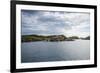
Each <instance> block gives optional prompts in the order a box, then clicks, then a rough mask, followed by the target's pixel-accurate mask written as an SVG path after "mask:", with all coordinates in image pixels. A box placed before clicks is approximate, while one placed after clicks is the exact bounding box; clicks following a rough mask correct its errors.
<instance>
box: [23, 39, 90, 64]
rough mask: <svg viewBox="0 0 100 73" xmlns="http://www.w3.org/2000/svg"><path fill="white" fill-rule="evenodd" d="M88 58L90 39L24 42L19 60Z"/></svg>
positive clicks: (46, 60) (44, 60) (43, 60)
mask: <svg viewBox="0 0 100 73" xmlns="http://www.w3.org/2000/svg"><path fill="white" fill-rule="evenodd" d="M88 59H90V41H89V40H76V41H62V42H45V41H44V42H43V41H41V42H25V43H22V44H21V62H22V63H27V62H48V61H70V60H88Z"/></svg>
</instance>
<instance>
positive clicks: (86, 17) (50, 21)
mask: <svg viewBox="0 0 100 73" xmlns="http://www.w3.org/2000/svg"><path fill="white" fill-rule="evenodd" d="M21 33H22V35H31V34H37V35H65V36H79V37H86V36H89V35H90V13H82V12H81V13H79V12H65V11H64V12H63V11H39V10H21Z"/></svg>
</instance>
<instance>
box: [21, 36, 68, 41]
mask: <svg viewBox="0 0 100 73" xmlns="http://www.w3.org/2000/svg"><path fill="white" fill-rule="evenodd" d="M65 40H67V37H66V36H64V35H50V36H43V35H23V36H22V42H29V41H65Z"/></svg>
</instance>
